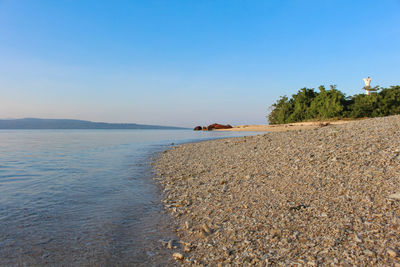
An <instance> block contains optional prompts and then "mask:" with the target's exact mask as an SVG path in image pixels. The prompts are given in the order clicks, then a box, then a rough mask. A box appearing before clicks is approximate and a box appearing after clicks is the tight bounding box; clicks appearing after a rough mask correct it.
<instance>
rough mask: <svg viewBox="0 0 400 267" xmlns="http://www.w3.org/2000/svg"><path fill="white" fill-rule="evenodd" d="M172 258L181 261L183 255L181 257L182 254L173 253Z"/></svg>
mask: <svg viewBox="0 0 400 267" xmlns="http://www.w3.org/2000/svg"><path fill="white" fill-rule="evenodd" d="M172 257H173V258H174V259H175V260H180V261H181V260H183V258H184V257H183V255H182V253H179V252H175V253H174V254H172Z"/></svg>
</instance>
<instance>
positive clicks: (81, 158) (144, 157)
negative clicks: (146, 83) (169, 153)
mask: <svg viewBox="0 0 400 267" xmlns="http://www.w3.org/2000/svg"><path fill="white" fill-rule="evenodd" d="M253 134H255V133H249V132H247V133H246V132H218V131H215V132H214V131H211V132H207V131H199V132H195V131H192V130H0V266H45V265H47V266H166V265H173V264H174V262H173V260H172V258H171V253H172V251H171V250H168V249H167V248H166V247H165V242H168V240H174V239H175V240H176V239H177V238H176V236H175V232H174V231H173V226H172V224H171V220H170V218H169V217H168V214H167V213H166V212H165V211H164V210H163V207H162V204H161V199H162V194H161V188H160V186H159V185H158V184H157V182H156V181H155V180H154V179H153V178H154V177H155V173H154V170H153V169H152V168H151V162H152V160H153V159H155V158H156V157H157V153H158V152H161V151H164V150H166V149H169V148H170V147H171V146H174V145H178V144H182V143H188V142H198V141H202V140H208V139H216V138H227V137H237V136H244V135H253Z"/></svg>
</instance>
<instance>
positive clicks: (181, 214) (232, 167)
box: [155, 116, 400, 266]
mask: <svg viewBox="0 0 400 267" xmlns="http://www.w3.org/2000/svg"><path fill="white" fill-rule="evenodd" d="M155 168H156V170H157V177H156V179H157V180H158V181H159V182H160V184H161V186H162V188H163V194H164V199H163V202H164V206H165V208H166V209H167V210H168V212H169V213H170V214H171V217H172V218H173V219H172V220H173V223H174V226H175V230H176V232H177V236H178V237H179V240H174V241H173V242H176V243H177V244H178V245H176V246H169V247H170V248H171V257H172V256H173V257H174V258H175V259H176V261H177V263H178V264H179V265H183V266H196V265H197V266H201V265H204V266H250V265H256V266H284V265H285V266H286V265H290V266H303V265H304V266H326V265H329V266H354V265H357V266H370V265H376V266H382V265H385V266H400V251H399V249H400V116H391V117H384V118H374V119H366V120H361V121H354V122H351V123H347V124H342V125H329V126H326V127H320V128H314V129H311V130H295V131H288V132H270V133H265V134H260V135H257V136H251V137H240V138H231V139H221V140H213V141H206V142H200V143H192V144H184V145H180V146H176V147H173V148H172V149H170V150H168V151H164V152H162V153H160V155H159V157H158V159H157V161H156V162H155ZM171 242H172V241H171ZM171 242H170V245H171Z"/></svg>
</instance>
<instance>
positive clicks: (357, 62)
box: [0, 0, 400, 127]
mask: <svg viewBox="0 0 400 267" xmlns="http://www.w3.org/2000/svg"><path fill="white" fill-rule="evenodd" d="M368 75H369V76H371V77H372V79H373V80H372V84H371V85H373V86H375V85H381V86H390V85H398V84H400V1H399V0H379V1H378V0H376V1H368V0H363V1H353V0H352V1H349V0H343V1H342V0H336V1H334V0H314V1H312V0H297V1H296V0H276V1H266V0H262V1H256V0H252V1H244V0H241V1H239V0H226V1H222V0H213V1H198V0H193V1H192V0H186V1H181V0H179V1H178V0H177V1H174V0H168V1H151V0H142V1H111V0H110V1H100V0H94V1H89V0H82V1H72V0H68V1H67V0H65V1H63V0H57V1H54V0H49V1H41V0H30V1H23V0H0V118H22V117H40V118H73V119H85V120H92V121H106V122H133V123H145V124H160V125H176V126H188V127H192V126H195V125H206V124H210V123H214V122H218V123H230V124H235V125H236V124H253V123H266V118H265V115H266V113H267V111H268V107H269V106H270V105H271V104H272V103H273V102H275V101H276V100H277V99H278V97H279V96H281V95H290V94H293V93H295V92H296V91H297V90H298V89H299V88H302V87H310V88H316V87H318V86H319V85H321V84H325V85H330V84H336V85H337V86H338V89H340V90H341V91H343V92H345V93H346V94H347V95H352V94H356V93H362V92H363V91H362V90H361V88H362V87H363V83H362V78H365V77H366V76H368Z"/></svg>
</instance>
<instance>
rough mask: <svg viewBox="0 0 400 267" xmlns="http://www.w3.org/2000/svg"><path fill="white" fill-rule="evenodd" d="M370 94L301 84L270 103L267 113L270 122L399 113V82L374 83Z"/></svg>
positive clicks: (332, 86)
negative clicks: (270, 107)
mask: <svg viewBox="0 0 400 267" xmlns="http://www.w3.org/2000/svg"><path fill="white" fill-rule="evenodd" d="M373 89H375V91H379V90H380V91H379V92H373V93H371V94H370V95H365V94H357V95H354V96H350V97H345V95H344V94H343V93H342V92H341V91H339V90H338V89H337V88H336V86H335V85H331V86H330V89H329V90H326V89H325V87H324V86H322V85H321V86H320V87H319V93H317V92H315V91H314V89H309V88H302V89H300V90H299V91H298V92H297V94H294V95H292V97H291V98H288V97H286V96H283V97H281V98H280V99H279V100H278V101H277V102H276V103H275V104H273V105H272V111H271V113H270V114H269V115H268V120H269V122H270V123H271V124H280V123H291V122H299V121H305V120H311V119H330V118H344V117H347V118H361V117H379V116H388V115H394V114H400V86H391V87H390V88H380V87H379V86H376V87H374V88H373Z"/></svg>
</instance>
